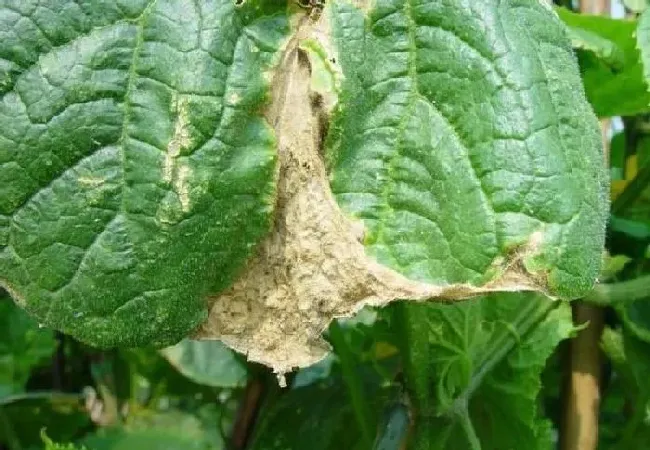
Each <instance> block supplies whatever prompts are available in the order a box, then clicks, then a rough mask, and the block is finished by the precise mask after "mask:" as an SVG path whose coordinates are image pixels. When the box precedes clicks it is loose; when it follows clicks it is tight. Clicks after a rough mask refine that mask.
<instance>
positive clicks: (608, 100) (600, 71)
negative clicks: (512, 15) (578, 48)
mask: <svg viewBox="0 0 650 450" xmlns="http://www.w3.org/2000/svg"><path fill="white" fill-rule="evenodd" d="M556 11H557V13H558V15H559V16H560V18H561V19H562V20H563V21H564V22H565V23H566V24H567V25H568V26H569V27H570V28H571V29H573V30H583V31H586V32H589V33H594V34H596V35H598V36H600V37H601V38H603V39H607V40H608V41H611V42H613V43H614V44H615V45H616V46H617V47H618V48H619V49H621V50H622V51H623V54H624V55H625V61H624V64H623V67H622V69H621V70H613V68H612V67H611V66H610V65H609V64H607V63H605V62H603V61H602V60H601V59H600V58H598V57H596V56H595V55H594V54H593V53H591V52H578V59H579V61H580V68H581V72H582V79H583V81H584V86H585V91H586V93H587V98H588V99H589V102H590V103H591V105H592V106H593V108H594V110H595V111H596V114H597V115H598V116H600V117H611V116H632V115H635V114H639V113H643V112H647V111H649V110H650V93H648V89H647V86H646V84H645V81H644V79H643V67H642V64H641V60H640V55H639V50H638V49H637V43H636V39H635V38H634V34H635V31H636V29H637V22H636V20H633V19H611V18H607V17H602V16H591V15H586V14H576V13H572V12H570V11H568V10H566V9H564V8H557V9H556Z"/></svg>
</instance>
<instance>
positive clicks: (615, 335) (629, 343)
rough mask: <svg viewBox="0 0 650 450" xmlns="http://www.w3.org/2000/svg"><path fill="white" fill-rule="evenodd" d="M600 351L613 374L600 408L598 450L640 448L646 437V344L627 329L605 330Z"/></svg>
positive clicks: (649, 398)
mask: <svg viewBox="0 0 650 450" xmlns="http://www.w3.org/2000/svg"><path fill="white" fill-rule="evenodd" d="M602 348H603V350H604V351H605V353H606V355H607V356H608V357H609V359H610V360H611V362H612V365H613V368H614V374H613V375H612V377H611V381H610V383H609V385H608V387H607V395H605V396H604V400H603V405H602V409H601V422H602V424H603V426H602V431H601V432H599V435H600V436H599V437H600V441H601V445H600V447H602V448H618V449H627V448H643V447H644V446H645V445H646V443H647V442H648V439H649V438H650V425H649V424H648V421H647V411H648V408H650V389H649V387H648V383H647V378H648V371H650V358H649V357H648V355H650V344H648V342H644V341H642V340H640V339H638V338H637V337H636V336H635V335H634V334H633V333H630V331H629V330H628V329H623V330H614V329H611V328H606V329H605V330H604V332H603V336H602Z"/></svg>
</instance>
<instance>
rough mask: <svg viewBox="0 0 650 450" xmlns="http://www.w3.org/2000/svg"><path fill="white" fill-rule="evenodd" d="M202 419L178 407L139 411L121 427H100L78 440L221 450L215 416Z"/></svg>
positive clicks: (106, 447)
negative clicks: (206, 419) (170, 409)
mask: <svg viewBox="0 0 650 450" xmlns="http://www.w3.org/2000/svg"><path fill="white" fill-rule="evenodd" d="M213 419H215V422H214V423H205V422H204V421H203V419H202V418H201V417H199V416H196V415H193V414H188V413H184V412H181V411H168V412H165V413H153V412H146V411H145V412H141V413H139V414H138V415H137V416H136V417H132V418H131V420H130V422H129V423H127V424H126V425H125V426H124V427H121V428H111V429H105V430H100V431H99V432H97V434H95V435H90V436H88V437H86V438H84V439H83V440H82V442H83V444H84V445H85V446H86V447H88V448H89V449H92V450H133V449H147V450H221V449H225V444H224V441H223V438H222V436H221V435H220V432H219V431H218V430H219V428H218V427H219V423H218V420H219V418H218V417H213Z"/></svg>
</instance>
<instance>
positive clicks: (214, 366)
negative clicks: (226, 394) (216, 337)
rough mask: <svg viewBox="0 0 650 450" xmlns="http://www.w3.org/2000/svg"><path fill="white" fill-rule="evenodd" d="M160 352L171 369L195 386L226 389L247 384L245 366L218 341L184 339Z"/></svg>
mask: <svg viewBox="0 0 650 450" xmlns="http://www.w3.org/2000/svg"><path fill="white" fill-rule="evenodd" d="M161 352H162V354H163V356H164V357H165V358H167V361H169V363H170V364H171V365H172V366H174V367H175V368H176V369H177V370H178V371H179V372H180V373H182V374H183V375H184V376H186V377H187V378H189V379H190V380H192V381H194V382H195V383H198V384H203V385H206V386H213V387H224V388H225V387H230V388H234V387H239V386H243V385H245V384H246V378H247V373H246V366H245V365H243V364H242V362H241V361H240V360H239V359H238V358H237V357H236V356H235V354H234V352H233V351H232V350H230V349H229V348H227V347H226V346H225V345H224V344H222V343H221V342H219V341H194V340H190V339H185V340H183V341H181V342H179V343H178V344H176V345H174V346H173V347H167V348H165V349H163V350H161Z"/></svg>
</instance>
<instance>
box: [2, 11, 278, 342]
mask: <svg viewBox="0 0 650 450" xmlns="http://www.w3.org/2000/svg"><path fill="white" fill-rule="evenodd" d="M234 3H235V2H233V1H232V0H201V1H191V0H159V1H152V0H121V1H117V2H105V1H101V0H92V1H86V2H81V3H79V2H76V1H71V0H56V1H54V2H49V3H48V7H47V8H45V7H42V5H41V6H39V5H38V4H37V3H34V2H24V1H23V0H9V1H6V2H3V3H2V6H0V83H1V86H2V90H1V91H0V95H1V97H0V285H4V286H6V287H7V288H8V289H9V290H10V292H12V293H13V294H14V295H15V297H16V299H17V300H18V301H19V302H20V303H21V305H22V306H24V307H25V308H26V309H27V310H28V311H29V312H30V313H32V314H33V315H35V316H36V317H37V318H38V320H40V321H41V322H43V323H46V324H47V325H49V326H52V327H55V328H57V329H61V330H64V331H65V332H67V333H70V334H72V335H74V336H75V337H77V338H79V339H81V340H83V341H85V342H88V343H91V344H94V345H98V346H116V345H123V346H136V345H148V344H156V345H162V344H170V343H174V342H177V341H178V340H180V339H181V338H182V337H183V336H185V335H187V334H188V333H189V332H190V331H191V330H192V329H193V328H195V327H196V326H197V325H198V324H199V323H201V322H202V321H204V320H205V318H206V316H207V310H206V301H205V295H206V294H207V293H208V292H215V291H219V290H221V289H224V288H225V287H227V286H228V285H229V284H230V283H231V282H232V279H233V276H234V274H235V272H236V271H237V270H238V269H239V268H240V267H241V266H242V265H243V263H244V262H245V261H246V258H247V257H248V256H249V255H250V253H251V252H252V250H253V248H254V246H255V244H257V242H258V241H259V240H260V238H261V237H262V236H263V235H264V234H265V233H266V232H267V230H268V227H269V221H270V215H271V212H272V209H273V201H274V192H275V187H274V181H275V170H276V168H275V151H274V139H273V135H272V132H271V130H270V127H269V126H268V125H267V124H266V123H265V122H264V120H262V118H261V116H260V112H259V109H260V107H261V105H262V104H263V102H264V101H265V95H266V91H265V84H266V82H265V80H264V71H265V70H266V69H268V67H269V65H270V64H271V63H272V61H273V59H274V57H275V52H276V50H277V46H278V45H279V43H280V40H281V39H282V37H283V34H284V33H285V32H286V29H287V19H286V17H285V16H284V15H283V7H282V5H281V2H261V1H249V2H246V4H245V5H243V6H242V7H239V8H237V7H236V6H235V4H234Z"/></svg>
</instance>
